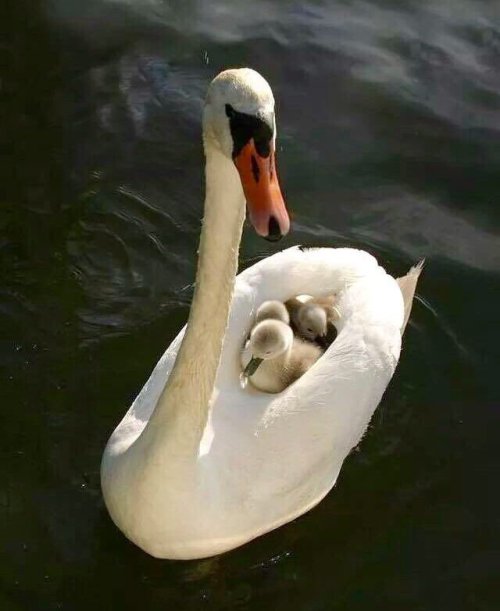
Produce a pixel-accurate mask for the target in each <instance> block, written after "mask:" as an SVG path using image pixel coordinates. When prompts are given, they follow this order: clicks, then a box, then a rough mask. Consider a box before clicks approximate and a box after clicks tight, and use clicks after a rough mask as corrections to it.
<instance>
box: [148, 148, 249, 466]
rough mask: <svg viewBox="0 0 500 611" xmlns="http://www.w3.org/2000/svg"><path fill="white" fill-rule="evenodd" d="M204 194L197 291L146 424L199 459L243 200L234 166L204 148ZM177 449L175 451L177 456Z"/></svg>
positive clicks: (224, 324)
mask: <svg viewBox="0 0 500 611" xmlns="http://www.w3.org/2000/svg"><path fill="white" fill-rule="evenodd" d="M205 152H206V166H205V181H206V195H205V207H204V218H203V224H202V230H201V236H200V244H199V257H198V266H197V273H196V281H195V290H194V296H193V301H192V304H191V310H190V313H189V319H188V323H187V328H186V332H185V335H184V339H183V341H182V344H181V347H180V349H179V353H178V355H177V358H176V362H175V365H174V368H173V370H172V373H171V375H170V377H169V380H168V382H167V385H166V387H165V389H164V390H163V393H162V395H161V396H160V399H159V401H158V404H157V407H156V409H155V412H154V414H153V417H152V419H151V420H150V423H149V425H148V428H149V427H150V426H153V427H158V426H161V427H164V428H165V431H166V433H167V434H168V435H169V438H170V441H171V440H172V438H174V439H175V441H174V443H177V444H182V446H183V448H184V449H185V450H187V451H188V453H189V454H190V455H192V456H195V455H197V452H198V446H199V442H200V440H201V437H202V435H203V431H204V428H205V425H206V423H207V420H208V414H209V411H210V400H211V397H212V393H213V390H214V385H215V379H216V375H217V368H218V365H219V361H220V357H221V353H222V346H223V340H224V335H225V331H226V327H227V322H228V318H229V311H230V305H231V299H232V294H233V288H234V280H235V276H236V273H237V269H238V251H239V244H240V241H241V233H242V228H243V221H244V218H245V197H244V194H243V189H242V186H241V182H240V178H239V175H238V173H237V170H236V168H235V167H234V165H233V163H232V161H231V160H230V159H228V158H227V157H225V156H224V155H222V153H220V152H219V151H218V150H217V149H215V148H213V147H211V146H210V144H207V143H206V144H205ZM179 449H180V448H179V447H176V450H177V451H179Z"/></svg>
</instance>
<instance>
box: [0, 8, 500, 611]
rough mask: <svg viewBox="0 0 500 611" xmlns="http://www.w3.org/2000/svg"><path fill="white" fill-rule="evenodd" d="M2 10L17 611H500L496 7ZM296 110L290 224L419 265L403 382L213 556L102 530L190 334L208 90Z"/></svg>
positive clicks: (290, 143)
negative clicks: (160, 386) (136, 413)
mask: <svg viewBox="0 0 500 611" xmlns="http://www.w3.org/2000/svg"><path fill="white" fill-rule="evenodd" d="M25 4H28V3H24V2H20V3H18V4H16V6H15V7H14V8H12V7H11V9H10V13H9V14H8V15H6V18H5V19H2V23H3V24H5V26H7V27H6V28H5V33H4V35H3V45H2V47H1V53H2V54H3V56H4V61H3V62H2V65H3V75H2V79H1V91H0V95H1V96H2V98H1V101H0V105H1V107H0V117H1V120H2V130H1V132H2V137H3V139H4V140H5V141H6V143H7V144H8V148H7V154H6V155H4V157H3V159H2V168H1V174H2V180H1V181H0V183H1V187H0V190H1V191H0V193H1V203H2V206H1V210H0V223H1V228H2V234H1V235H2V237H1V242H0V269H1V271H2V284H1V288H0V311H1V321H0V340H1V341H0V363H1V365H2V376H3V380H2V386H1V388H2V397H3V409H2V412H1V413H2V427H1V431H2V443H1V452H2V460H1V462H0V470H1V476H0V534H1V540H2V545H1V546H0V550H1V554H2V560H1V564H0V567H1V568H0V577H1V582H0V608H2V609H5V610H6V611H10V610H23V611H24V610H29V611H32V610H35V609H36V610H38V609H40V610H49V609H50V610H52V609H70V610H79V609H82V610H83V609H85V610H88V609H101V608H110V609H134V610H135V609H139V608H141V609H193V610H198V609H214V610H219V609H236V608H242V609H252V610H253V609H256V610H257V609H259V610H260V609H264V610H266V609H269V610H273V611H277V610H280V609H286V610H287V611H288V610H290V609H297V610H325V611H326V610H328V611H329V610H334V609H348V610H349V611H357V610H363V611H365V610H366V611H374V610H376V609H384V611H386V610H389V609H397V610H401V609H405V611H413V610H415V611H417V610H418V611H434V610H435V611H443V610H444V609H453V610H461V609H464V610H465V609H467V610H479V611H486V610H492V611H493V610H494V609H498V608H499V603H500V600H499V599H500V595H499V592H498V585H497V582H498V574H499V569H500V551H499V550H500V546H499V534H500V524H499V518H498V515H499V510H500V503H499V501H500V494H499V492H498V480H499V475H500V469H499V467H500V461H499V453H498V430H499V425H500V418H499V401H498V392H497V380H496V376H497V375H498V356H499V354H498V352H499V350H498V311H499V309H498V308H499V306H500V303H499V299H498V295H499V294H500V293H499V290H500V239H499V233H498V229H499V220H500V219H499V217H500V215H499V206H498V201H499V191H500V187H499V185H500V182H499V176H500V72H499V70H498V66H499V65H500V7H499V5H498V3H497V2H483V1H480V0H455V1H454V2H448V1H445V0H433V1H431V0H428V1H424V2H413V1H410V0H406V1H405V0H400V1H396V0H394V1H389V0H377V1H376V0H371V1H365V2H361V1H359V2H355V1H352V2H349V1H340V0H336V1H334V0H330V1H319V0H318V1H314V0H309V1H298V0H282V1H280V2H278V1H271V0H254V2H252V3H248V2H244V1H243V0H236V1H235V0H233V1H231V2H230V1H229V0H225V1H223V0H216V1H211V2H195V1H194V0H189V1H185V2H183V3H178V6H177V7H174V5H173V4H174V3H167V2H160V1H154V0H142V1H136V2H133V1H132V0H129V1H125V0H123V1H121V2H104V1H102V0H99V1H97V0H92V1H88V2H86V3H84V6H82V4H83V3H80V2H76V0H72V1H68V0H64V1H63V0H52V1H46V2H45V3H41V4H40V7H39V10H38V11H34V9H33V7H32V6H31V5H30V7H29V8H26V7H25ZM240 65H249V66H252V67H254V68H256V69H257V70H259V71H261V72H262V74H264V75H265V76H266V78H267V79H268V80H269V81H270V83H271V84H272V87H273V89H274V92H275V97H276V99H277V104H278V130H279V158H278V164H279V169H280V174H281V180H282V186H283V189H284V192H285V194H286V197H287V200H288V204H289V207H290V208H291V210H293V215H294V231H293V233H291V235H290V236H288V237H287V238H286V239H285V240H283V242H281V243H280V244H279V245H273V244H268V243H266V242H264V241H262V240H260V239H259V238H257V237H256V236H254V234H253V233H252V232H251V231H247V232H246V233H245V236H244V240H243V244H242V250H241V266H242V268H243V267H245V266H247V265H249V264H251V263H252V262H254V261H255V260H257V259H258V258H260V257H262V256H266V255H268V254H270V253H272V252H275V251H276V250H278V249H281V248H284V247H287V246H290V245H292V244H296V243H300V244H305V245H328V246H346V245H348V246H357V247H361V248H364V249H367V250H368V251H370V252H372V253H373V254H374V255H376V256H377V257H378V258H379V260H380V261H381V262H382V263H383V264H384V265H385V266H386V267H387V269H388V270H389V271H390V272H392V273H394V274H396V275H397V274H402V273H404V272H405V271H406V269H408V268H409V267H410V265H412V264H413V263H414V262H415V261H416V260H418V259H420V258H421V257H426V260H427V265H426V270H425V274H424V275H423V277H422V281H421V284H420V285H419V296H418V298H417V301H416V304H415V307H414V310H413V314H412V320H411V323H410V326H409V328H408V331H407V334H406V337H405V342H404V343H405V345H404V351H403V355H402V358H401V362H400V366H399V368H398V371H397V373H396V375H395V377H394V379H393V381H392V383H391V385H390V387H389V389H388V391H387V393H386V395H385V397H384V399H383V401H382V403H381V405H380V407H379V408H378V410H377V412H376V414H375V416H374V418H373V421H372V423H371V426H370V428H369V430H368V432H367V434H366V436H365V438H364V440H363V442H362V443H361V444H360V446H359V448H357V449H356V451H354V452H353V453H352V454H351V456H350V457H349V459H348V460H347V461H346V463H345V466H344V468H343V470H342V473H341V476H340V478H339V481H338V484H337V486H336V487H335V489H334V491H333V492H332V493H331V494H330V495H329V496H328V497H327V498H326V500H324V501H323V502H322V503H321V504H320V505H319V506H318V507H317V508H316V509H315V510H313V511H311V512H310V513H309V514H307V515H306V516H304V517H302V518H301V519H299V520H296V521H295V522H293V523H292V524H289V525H287V526H286V527H283V528H281V529H279V530H277V531H275V532H273V533H271V534H269V535H267V536H265V537H263V538H260V539H258V540H256V541H254V542H252V543H251V544H249V545H247V546H244V547H243V548H241V549H238V550H235V551H234V552H231V553H228V554H226V555H223V556H221V557H219V558H216V559H212V560H204V561H201V562H188V563H176V562H169V561H158V560H154V559H152V558H149V557H148V556H146V555H145V554H143V553H142V552H141V551H140V550H138V549H137V548H135V547H134V546H133V545H131V544H130V543H128V542H127V541H126V540H125V539H124V537H123V536H122V535H121V534H120V533H119V532H117V530H116V529H115V528H114V526H113V525H112V523H111V522H110V520H109V518H108V516H107V514H106V511H105V509H104V506H103V502H102V498H101V494H100V490H99V461H100V457H101V453H102V450H103V447H104V444H105V442H106V440H107V437H108V436H109V434H110V432H111V431H112V429H113V427H114V426H115V425H116V423H117V422H118V420H119V419H120V418H121V415H122V414H123V412H124V411H125V409H126V408H127V406H128V405H129V404H130V402H131V401H132V400H133V398H134V396H135V394H136V393H137V392H138V390H139V389H140V387H141V386H142V384H143V383H144V381H145V380H146V379H147V377H148V375H149V372H150V371H151V369H152V367H153V366H154V364H155V362H156V360H157V359H158V357H159V356H160V355H161V353H162V352H163V350H164V349H165V347H166V346H167V345H168V344H169V342H170V341H171V339H172V338H173V337H174V336H175V334H176V333H177V331H178V329H179V328H180V326H181V325H182V324H183V323H184V322H185V320H186V316H187V312H188V307H189V303H190V299H191V296H192V282H193V277H194V269H195V268H194V265H195V252H196V247H197V240H198V233H199V228H200V218H201V215H202V209H201V202H202V198H203V192H202V191H203V189H202V187H203V183H202V178H203V174H202V161H203V160H202V150H201V144H200V115H201V107H202V100H203V96H204V92H205V90H206V87H207V84H208V83H209V81H210V79H211V78H213V76H214V75H215V74H216V73H217V72H218V71H219V70H221V69H222V68H225V67H228V66H240Z"/></svg>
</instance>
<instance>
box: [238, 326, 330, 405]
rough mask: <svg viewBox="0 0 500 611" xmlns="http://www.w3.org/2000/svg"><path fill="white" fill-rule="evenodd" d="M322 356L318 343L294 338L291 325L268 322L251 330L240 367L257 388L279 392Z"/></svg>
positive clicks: (269, 391)
mask: <svg viewBox="0 0 500 611" xmlns="http://www.w3.org/2000/svg"><path fill="white" fill-rule="evenodd" d="M322 354H323V351H322V350H321V349H320V348H319V347H318V346H316V345H315V344H312V343H311V342H307V341H304V340H302V339H300V338H299V337H295V336H294V334H293V331H292V329H291V327H290V325H288V324H286V323H285V322H283V321H281V320H275V319H267V320H263V321H262V322H259V323H257V324H256V325H255V327H253V328H252V331H251V332H250V338H249V340H248V342H247V343H246V344H245V347H244V348H243V350H242V353H241V365H242V367H243V368H244V371H243V374H244V376H248V377H250V381H251V383H252V384H253V386H254V387H255V388H257V389H258V390H261V391H264V392H268V393H278V392H281V391H282V390H285V388H287V386H290V384H292V382H295V381H297V380H298V379H299V378H300V377H301V376H302V375H304V373H306V371H308V370H309V369H310V368H311V367H312V366H313V365H314V363H315V362H316V361H317V360H318V359H319V358H320V357H321V355H322Z"/></svg>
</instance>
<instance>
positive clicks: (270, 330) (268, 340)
mask: <svg viewBox="0 0 500 611" xmlns="http://www.w3.org/2000/svg"><path fill="white" fill-rule="evenodd" d="M292 344H293V331H292V329H291V328H290V326H289V325H287V324H286V323H284V322H283V321H281V320H274V319H267V320H263V321H261V322H259V323H257V324H256V325H255V327H254V328H253V329H252V331H251V333H250V339H249V340H248V345H247V348H248V350H249V352H250V354H251V355H252V358H251V359H250V362H249V363H248V365H247V366H246V367H245V370H244V372H243V375H245V376H248V377H249V376H252V375H253V374H254V373H255V372H256V371H257V369H258V367H259V365H260V364H261V363H262V361H266V360H268V359H275V358H277V357H278V356H281V355H282V354H284V353H285V352H287V351H288V350H289V349H290V348H291V347H292Z"/></svg>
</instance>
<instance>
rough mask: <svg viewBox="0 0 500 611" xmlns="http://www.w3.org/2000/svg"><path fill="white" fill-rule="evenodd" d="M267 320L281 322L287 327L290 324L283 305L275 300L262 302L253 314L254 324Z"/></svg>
mask: <svg viewBox="0 0 500 611" xmlns="http://www.w3.org/2000/svg"><path fill="white" fill-rule="evenodd" d="M269 318H272V319H274V320H281V322H284V323H285V324H287V325H288V324H290V315H289V313H288V310H287V308H286V306H285V304H284V303H283V302H281V301H277V300H275V299H270V300H269V301H264V302H262V304H261V305H260V306H259V307H258V308H257V312H256V314H255V322H260V321H261V320H266V319H269Z"/></svg>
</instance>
